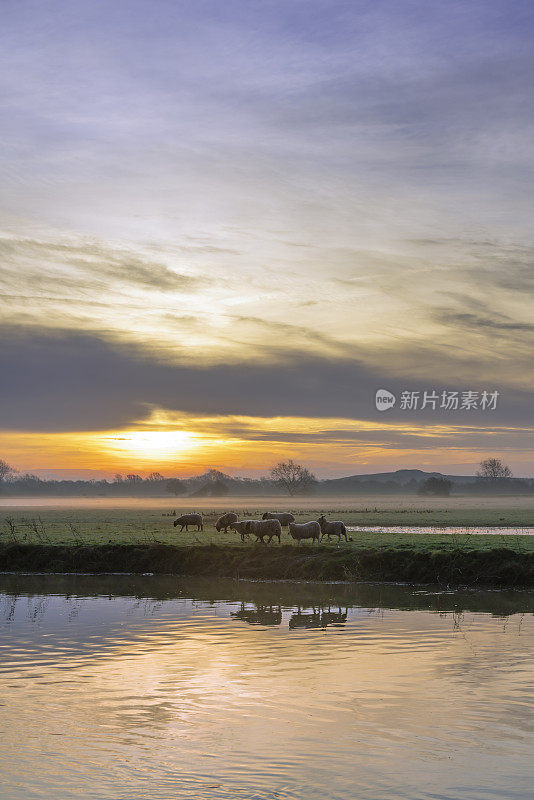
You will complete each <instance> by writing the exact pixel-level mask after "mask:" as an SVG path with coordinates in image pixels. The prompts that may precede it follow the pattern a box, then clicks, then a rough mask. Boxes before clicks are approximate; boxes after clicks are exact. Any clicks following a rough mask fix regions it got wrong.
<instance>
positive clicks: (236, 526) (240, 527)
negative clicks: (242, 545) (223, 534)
mask: <svg viewBox="0 0 534 800" xmlns="http://www.w3.org/2000/svg"><path fill="white" fill-rule="evenodd" d="M251 521H252V520H250V519H244V520H242V521H241V522H237V520H236V521H235V522H231V523H230V524H229V525H228V527H229V528H230V529H231V530H232V531H235V532H236V533H238V534H239V535H240V536H241V541H242V542H244V541H245V536H247V537H248V536H250V532H249V531H248V530H247V525H248V523H249V522H251Z"/></svg>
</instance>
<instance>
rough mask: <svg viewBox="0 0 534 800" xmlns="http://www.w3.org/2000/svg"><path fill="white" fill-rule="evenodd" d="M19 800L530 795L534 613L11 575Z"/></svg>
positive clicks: (281, 588)
mask: <svg viewBox="0 0 534 800" xmlns="http://www.w3.org/2000/svg"><path fill="white" fill-rule="evenodd" d="M0 591H1V592H2V595H1V618H0V633H1V649H0V659H1V665H0V676H1V686H2V691H1V697H0V703H1V704H2V705H1V707H0V711H1V716H2V725H1V732H2V733H1V739H2V741H1V748H0V761H1V765H0V766H1V769H0V773H1V777H0V797H1V798H2V799H3V800H11V799H13V800H14V799H15V798H16V799H17V800H19V798H20V799H22V798H24V800H30V799H31V798H60V799H61V800H62V799H63V798H105V799H106V800H119V798H120V799H121V800H130V798H136V800H137V798H139V799H141V798H143V799H144V798H156V799H160V798H161V800H163V799H165V800H168V799H169V798H199V800H202V799H203V798H210V799H212V798H258V799H259V800H263V799H264V798H299V799H300V798H302V799H303V800H304V799H305V800H315V799H317V800H319V798H321V800H324V799H325V798H332V800H346V799H348V798H359V799H361V800H378V799H380V800H382V798H383V799H384V800H385V799H386V798H387V799H388V800H392V799H394V798H411V799H412V800H425V799H426V798H432V799H433V800H437V799H438V798H439V799H441V800H445V799H446V798H451V799H452V798H454V799H455V800H457V799H458V800H460V799H461V800H471V799H472V798H477V799H478V798H481V799H482V798H484V799H486V798H488V800H489V798H530V797H532V778H533V777H534V774H533V773H534V768H533V765H532V752H533V745H534V721H533V717H532V700H533V691H534V690H533V686H534V681H533V678H534V670H533V664H532V645H533V644H534V624H533V616H532V611H533V610H534V597H533V595H532V594H527V593H519V592H516V593H513V592H508V593H505V592H487V593H440V592H436V593H434V592H431V591H428V590H421V591H416V590H414V589H413V588H406V587H394V586H371V585H361V586H321V585H313V584H283V583H279V584H259V583H258V584H254V583H236V582H232V581H207V580H203V581H202V580H195V581H193V580H181V579H178V578H171V577H159V578H158V577H148V576H147V577H144V578H143V577H139V578H135V577H129V576H104V577H90V576H85V577H84V576H81V577H67V576H40V577H39V576H36V577H29V576H28V577H24V576H9V575H6V576H1V577H0Z"/></svg>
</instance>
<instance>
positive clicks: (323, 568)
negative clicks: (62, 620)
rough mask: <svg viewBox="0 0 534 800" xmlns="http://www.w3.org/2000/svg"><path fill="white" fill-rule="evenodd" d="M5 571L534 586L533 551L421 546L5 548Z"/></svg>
mask: <svg viewBox="0 0 534 800" xmlns="http://www.w3.org/2000/svg"><path fill="white" fill-rule="evenodd" d="M0 571H2V572H43V573H46V572H74V573H106V572H107V573H109V572H118V573H138V574H143V573H154V574H175V575H194V576H212V577H225V578H249V579H257V580H313V581H350V582H355V581H398V582H408V583H432V584H437V585H441V586H483V587H522V588H534V553H533V552H531V551H530V552H529V551H521V550H519V549H509V548H506V547H494V548H492V549H476V547H471V548H470V549H464V548H461V547H460V548H449V549H447V550H444V549H434V550H432V549H425V550H423V549H421V548H416V547H406V546H403V547H374V548H372V547H350V548H343V547H341V548H337V547H324V546H322V547H309V546H306V547H300V548H298V549H297V548H296V547H295V546H291V545H282V546H281V547H266V546H262V545H257V546H250V547H242V546H238V545H236V546H233V545H208V546H196V547H195V546H188V547H180V546H176V545H164V544H135V545H127V544H121V545H114V544H110V545H48V544H4V545H2V546H1V547H0Z"/></svg>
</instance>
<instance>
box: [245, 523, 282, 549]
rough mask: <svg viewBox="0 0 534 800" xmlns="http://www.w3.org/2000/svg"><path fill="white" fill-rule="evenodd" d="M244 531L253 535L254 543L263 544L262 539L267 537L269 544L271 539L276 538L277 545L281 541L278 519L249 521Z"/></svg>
mask: <svg viewBox="0 0 534 800" xmlns="http://www.w3.org/2000/svg"><path fill="white" fill-rule="evenodd" d="M246 530H247V532H248V533H253V534H254V536H255V537H256V541H260V542H262V544H263V537H264V536H268V537H269V544H270V543H271V539H273V538H276V537H278V544H280V542H281V540H282V525H281V523H280V520H279V519H249V520H248V521H247V525H246Z"/></svg>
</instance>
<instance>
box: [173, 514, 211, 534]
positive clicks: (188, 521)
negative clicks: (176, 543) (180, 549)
mask: <svg viewBox="0 0 534 800" xmlns="http://www.w3.org/2000/svg"><path fill="white" fill-rule="evenodd" d="M177 525H181V526H182V527H181V528H180V533H181V532H182V531H183V529H184V528H185V529H186V531H187V530H189V528H188V526H189V525H196V526H197V531H203V530H204V524H203V522H202V514H182V516H181V517H176V519H175V520H174V527H175V528H176V526H177Z"/></svg>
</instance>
